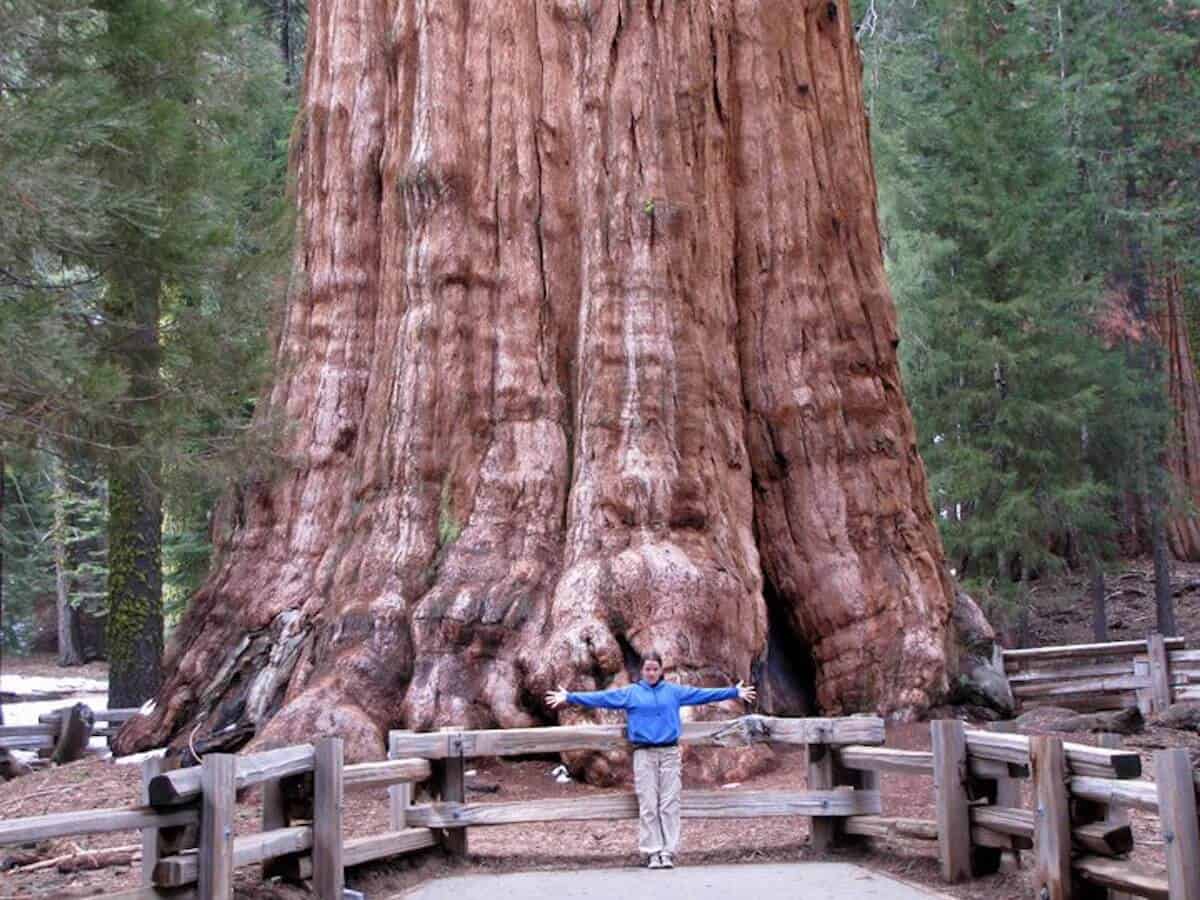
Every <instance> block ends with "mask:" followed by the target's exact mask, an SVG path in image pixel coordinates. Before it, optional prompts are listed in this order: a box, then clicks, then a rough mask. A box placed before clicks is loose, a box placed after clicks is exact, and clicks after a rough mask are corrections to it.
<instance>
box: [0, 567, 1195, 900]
mask: <svg viewBox="0 0 1200 900" xmlns="http://www.w3.org/2000/svg"><path fill="white" fill-rule="evenodd" d="M1149 573H1150V569H1149V565H1148V564H1146V565H1144V566H1142V565H1138V564H1134V565H1132V566H1130V567H1129V569H1128V570H1127V571H1125V572H1123V573H1120V574H1119V575H1114V576H1110V579H1109V588H1108V589H1109V593H1110V595H1112V596H1111V599H1110V604H1111V610H1110V622H1111V624H1112V627H1113V631H1112V634H1111V638H1112V639H1114V640H1116V639H1121V638H1133V637H1140V636H1142V635H1143V634H1144V633H1145V632H1146V631H1148V630H1150V629H1151V628H1152V626H1153V590H1152V582H1151V581H1149ZM1175 582H1176V583H1175V588H1176V602H1177V604H1178V615H1179V621H1180V625H1181V630H1182V631H1183V633H1184V634H1185V635H1187V636H1188V637H1189V638H1190V639H1191V640H1190V643H1191V644H1192V645H1193V646H1196V645H1197V641H1200V566H1191V567H1187V566H1179V565H1177V566H1176V567H1175ZM1085 591H1086V583H1085V582H1084V580H1083V579H1078V580H1072V579H1070V578H1067V579H1063V580H1062V581H1061V582H1060V583H1059V586H1058V589H1057V590H1051V589H1050V586H1049V585H1042V586H1039V589H1038V590H1037V591H1035V595H1034V596H1035V597H1036V598H1037V602H1038V606H1039V612H1038V614H1037V615H1035V616H1034V619H1033V621H1034V634H1035V636H1036V638H1037V643H1038V644H1056V643H1078V642H1084V641H1087V640H1089V639H1090V620H1089V613H1088V612H1087V609H1088V608H1087V606H1086V599H1085ZM3 663H4V672H5V673H6V674H29V675H51V676H54V675H64V674H67V675H70V676H77V675H79V676H85V677H99V678H103V677H104V671H103V665H102V664H96V663H93V664H90V665H89V666H87V667H85V668H84V669H82V670H81V669H71V670H64V669H60V668H59V667H58V666H57V665H56V664H55V663H54V660H53V658H52V657H23V658H19V657H12V656H8V655H6V657H5V659H4V661H3ZM1062 737H1064V738H1066V739H1069V740H1072V741H1077V742H1080V743H1094V742H1095V740H1094V737H1093V736H1091V735H1078V734H1075V735H1062ZM887 744H888V746H892V747H897V748H902V749H928V747H929V726H928V724H927V723H905V724H897V723H891V724H889V726H888V739H887ZM1126 746H1127V747H1129V748H1132V749H1137V750H1138V751H1140V752H1141V753H1142V756H1143V769H1144V771H1147V772H1149V771H1152V761H1151V754H1152V753H1153V751H1154V750H1156V749H1161V748H1164V747H1180V746H1182V747H1187V748H1189V749H1191V750H1193V751H1195V752H1196V753H1197V754H1198V755H1200V735H1196V734H1192V733H1185V732H1177V731H1165V730H1161V729H1148V730H1147V731H1146V732H1145V733H1143V734H1141V735H1136V736H1133V737H1129V738H1126ZM476 763H477V764H475V765H474V766H473V769H472V771H473V772H474V774H473V775H471V776H469V777H468V779H467V790H468V800H472V799H473V800H475V801H478V802H485V801H489V800H508V801H511V800H523V799H533V798H570V797H583V796H591V795H595V794H600V793H604V792H605V791H606V790H608V789H605V788H598V787H593V786H590V785H587V784H581V783H577V782H570V783H568V784H558V783H557V782H556V781H555V780H554V778H553V777H551V776H550V774H549V773H550V770H551V769H552V768H553V767H554V765H555V761H554V760H553V759H550V758H545V759H525V760H516V761H511V760H494V759H488V760H483V759H481V760H478V761H476ZM694 768H696V767H695V766H693V769H694ZM138 778H139V773H138V767H137V766H134V765H114V764H113V763H112V762H110V761H105V760H98V759H90V760H84V761H82V762H77V763H72V764H69V765H66V766H61V767H58V768H52V769H47V770H43V771H39V772H36V773H34V774H32V775H30V776H27V777H25V778H20V779H17V780H15V781H12V782H8V783H6V784H0V818H2V819H7V818H13V817H19V816H33V815H43V814H46V813H55V812H67V811H70V810H74V809H80V808H101V807H118V806H125V805H129V804H133V803H135V802H136V798H137V785H138ZM804 782H805V765H804V754H803V752H802V751H800V750H787V749H785V750H779V751H776V752H775V753H774V756H773V758H772V760H771V762H770V765H769V767H768V768H767V771H765V772H763V773H762V774H759V775H756V776H755V777H753V778H750V779H747V780H746V781H745V782H743V783H741V784H739V785H738V786H737V787H730V788H729V789H730V790H738V789H745V790H765V789H770V788H789V789H799V788H803V787H804ZM684 785H685V787H712V785H700V784H698V783H697V782H696V781H695V779H694V777H690V776H688V774H687V773H686V772H685V779H684ZM882 793H883V811H884V814H885V815H889V816H904V817H912V818H921V819H933V818H934V809H933V784H932V778H931V777H927V776H901V775H891V774H887V775H884V776H883V778H882ZM1026 795H1027V796H1026V802H1025V805H1026V806H1027V807H1028V806H1029V805H1030V804H1029V797H1028V791H1026ZM345 808H346V833H347V836H348V837H357V836H362V835H368V834H371V833H377V832H379V831H383V830H386V828H387V797H386V791H384V790H382V789H378V790H374V791H370V792H362V793H353V794H350V795H348V796H347V800H346V807H345ZM259 819H260V806H259V798H258V797H257V796H256V794H255V793H254V792H251V793H249V794H248V795H247V796H245V797H243V798H240V802H239V804H238V809H237V832H238V833H239V834H248V833H252V832H254V831H256V830H258V829H259V827H260V824H259ZM1132 820H1133V826H1134V832H1135V836H1136V839H1137V851H1136V853H1135V856H1134V858H1135V859H1137V860H1139V861H1143V862H1146V863H1148V864H1154V865H1159V866H1161V865H1162V835H1161V834H1160V833H1159V831H1158V829H1157V827H1156V820H1155V819H1153V818H1152V817H1149V816H1146V815H1144V814H1141V813H1138V812H1136V811H1135V812H1134V813H1133V814H1132ZM807 838H808V819H806V818H803V817H797V818H772V819H753V820H729V819H721V820H716V819H688V820H685V821H684V826H683V846H682V848H681V849H682V852H681V854H680V859H679V862H680V864H681V865H699V864H702V863H754V862H767V861H770V862H794V861H803V860H810V859H816V858H836V859H841V860H846V861H853V862H858V863H860V864H862V865H865V866H867V867H869V868H872V869H876V870H879V871H883V872H886V873H888V874H892V875H895V876H897V877H900V878H904V879H906V880H909V881H912V882H914V883H917V884H922V885H926V886H928V887H930V888H932V889H934V890H939V891H941V892H943V893H944V894H946V895H949V896H953V897H958V898H972V900H974V898H994V900H1017V898H1027V897H1030V896H1032V887H1031V884H1032V875H1031V872H1032V863H1033V861H1032V854H1030V853H1028V852H1027V853H1024V854H1021V858H1020V868H1019V869H1017V870H1016V871H1011V872H1008V873H1003V874H999V875H994V876H989V877H986V878H981V879H976V880H974V881H971V882H968V883H966V884H963V885H955V886H946V885H943V884H942V883H941V879H940V875H939V872H938V866H937V859H936V846H935V845H932V844H929V843H924V842H915V841H914V842H909V841H899V842H888V843H882V842H875V843H874V844H873V845H872V846H869V847H866V846H864V847H862V848H856V849H850V850H842V851H838V852H837V853H835V854H833V855H832V857H831V856H825V857H817V856H816V855H814V854H813V853H812V852H811V851H810V850H809V849H808V848H807V846H806V841H807ZM137 845H140V835H139V834H137V833H136V832H132V831H131V832H125V833H117V834H108V835H95V836H88V837H83V838H78V839H74V840H60V841H50V842H44V843H42V844H39V845H37V846H36V847H22V848H6V849H2V848H0V900H7V898H13V900H15V898H46V897H84V896H95V895H97V894H103V893H109V892H113V891H118V890H126V889H129V888H132V887H135V886H137V884H138V879H139V870H138V863H137V861H136V857H134V858H132V859H131V860H130V862H128V863H125V864H121V865H111V866H108V867H106V868H102V869H96V870H84V871H76V872H61V871H59V867H58V866H57V865H56V864H53V863H51V864H47V863H48V861H50V860H53V859H55V858H57V857H64V856H68V855H72V854H77V853H80V852H83V851H95V850H99V849H105V848H116V847H125V848H128V850H129V851H130V854H131V855H132V853H133V851H134V850H135V849H136V846H137ZM635 848H636V838H635V823H633V822H632V821H630V822H556V823H548V824H544V825H537V824H529V825H510V826H502V827H492V828H474V829H472V830H471V832H470V836H469V855H468V856H467V858H466V859H465V860H455V859H449V858H447V857H445V856H443V855H442V854H441V852H440V851H436V850H434V851H426V852H423V853H420V854H415V855H413V856H409V857H403V858H399V859H397V860H394V861H389V862H383V863H375V864H371V865H367V866H361V867H358V868H357V869H354V870H351V871H350V872H349V873H348V884H349V886H351V887H355V888H357V889H359V890H361V891H363V892H364V893H365V894H366V896H368V897H371V898H382V897H391V896H394V895H396V894H398V893H400V892H401V891H403V890H405V889H406V888H409V887H412V886H414V885H416V884H418V883H420V882H422V881H425V880H428V879H430V878H436V877H439V876H443V875H447V874H453V873H486V872H500V871H519V870H538V869H561V868H570V867H581V866H592V865H595V866H614V865H616V866H621V865H629V866H633V865H636V864H637V863H638V858H637V854H636V852H635ZM238 895H239V896H241V897H264V898H280V900H282V898H299V897H307V896H310V895H309V894H308V893H307V892H306V891H304V890H301V889H297V888H293V887H290V886H286V885H280V884H264V883H263V882H262V881H261V880H260V875H259V870H258V868H257V867H247V868H243V869H240V870H239V873H238Z"/></svg>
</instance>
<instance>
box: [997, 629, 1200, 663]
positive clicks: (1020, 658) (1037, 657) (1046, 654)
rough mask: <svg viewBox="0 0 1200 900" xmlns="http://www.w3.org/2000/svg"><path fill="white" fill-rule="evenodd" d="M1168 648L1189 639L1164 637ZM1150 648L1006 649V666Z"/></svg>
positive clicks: (1119, 644)
mask: <svg viewBox="0 0 1200 900" xmlns="http://www.w3.org/2000/svg"><path fill="white" fill-rule="evenodd" d="M1163 643H1164V644H1165V645H1166V647H1167V649H1168V650H1182V649H1184V648H1185V647H1186V646H1187V640H1186V639H1185V638H1181V637H1169V638H1163ZM1148 650H1149V642H1147V641H1110V642H1108V643H1105V644H1066V645H1063V646H1060V647H1033V648H1030V649H1028V650H1005V651H1003V652H1004V664H1005V666H1006V667H1009V666H1011V667H1012V668H1017V667H1018V666H1019V665H1020V664H1023V663H1028V662H1035V661H1036V662H1041V661H1043V660H1047V659H1093V658H1096V657H1104V656H1118V655H1128V656H1134V655H1137V654H1139V653H1140V654H1145V653H1147V652H1148Z"/></svg>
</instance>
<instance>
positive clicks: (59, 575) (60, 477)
mask: <svg viewBox="0 0 1200 900" xmlns="http://www.w3.org/2000/svg"><path fill="white" fill-rule="evenodd" d="M50 471H51V473H52V474H51V477H52V478H53V479H54V498H53V502H54V537H53V540H54V593H55V610H56V612H57V616H56V619H57V623H58V664H59V665H60V666H81V665H83V650H82V649H81V648H80V646H79V644H80V633H79V613H78V611H77V610H76V609H75V607H74V606H72V605H71V586H70V575H69V569H70V561H69V559H68V553H67V531H68V528H69V523H68V521H67V490H68V488H67V478H66V473H65V472H64V470H63V463H62V460H61V459H59V458H58V457H57V456H55V455H53V454H51V456H50Z"/></svg>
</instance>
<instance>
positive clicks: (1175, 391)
mask: <svg viewBox="0 0 1200 900" xmlns="http://www.w3.org/2000/svg"><path fill="white" fill-rule="evenodd" d="M1158 281H1159V288H1160V293H1161V297H1160V303H1159V306H1158V310H1159V314H1158V319H1159V323H1158V324H1159V332H1160V334H1161V337H1162V342H1163V349H1164V354H1163V357H1164V360H1165V361H1166V365H1167V390H1168V391H1169V393H1170V398H1171V410H1172V412H1173V414H1174V427H1173V428H1172V433H1171V439H1170V441H1169V442H1168V444H1167V468H1168V470H1169V471H1170V472H1171V475H1172V476H1173V477H1174V480H1175V484H1176V487H1177V488H1178V490H1179V491H1180V493H1181V494H1182V497H1181V498H1180V500H1182V503H1179V504H1177V507H1178V511H1176V512H1174V513H1173V514H1172V515H1170V516H1169V517H1168V518H1167V541H1168V543H1169V544H1170V546H1171V552H1172V553H1173V554H1174V555H1175V557H1176V558H1177V559H1182V560H1188V561H1189V562H1200V519H1198V518H1197V516H1196V512H1195V511H1196V509H1197V508H1198V507H1200V384H1197V381H1196V362H1195V358H1194V357H1193V356H1192V347H1191V343H1190V340H1189V336H1188V327H1187V320H1186V318H1185V316H1184V309H1183V290H1182V285H1181V283H1180V275H1179V271H1178V269H1176V268H1174V267H1172V268H1171V269H1170V270H1168V272H1167V273H1166V274H1165V276H1164V277H1162V278H1160V279H1158Z"/></svg>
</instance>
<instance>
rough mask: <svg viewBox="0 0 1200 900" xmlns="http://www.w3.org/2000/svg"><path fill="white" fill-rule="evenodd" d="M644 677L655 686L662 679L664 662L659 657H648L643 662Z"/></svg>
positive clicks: (647, 682) (649, 683)
mask: <svg viewBox="0 0 1200 900" xmlns="http://www.w3.org/2000/svg"><path fill="white" fill-rule="evenodd" d="M642 678H643V679H645V681H646V684H648V685H650V686H651V687H653V686H654V685H656V684H658V682H659V681H661V680H662V663H660V662H659V661H658V660H657V659H648V660H646V661H645V662H644V663H642Z"/></svg>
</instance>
